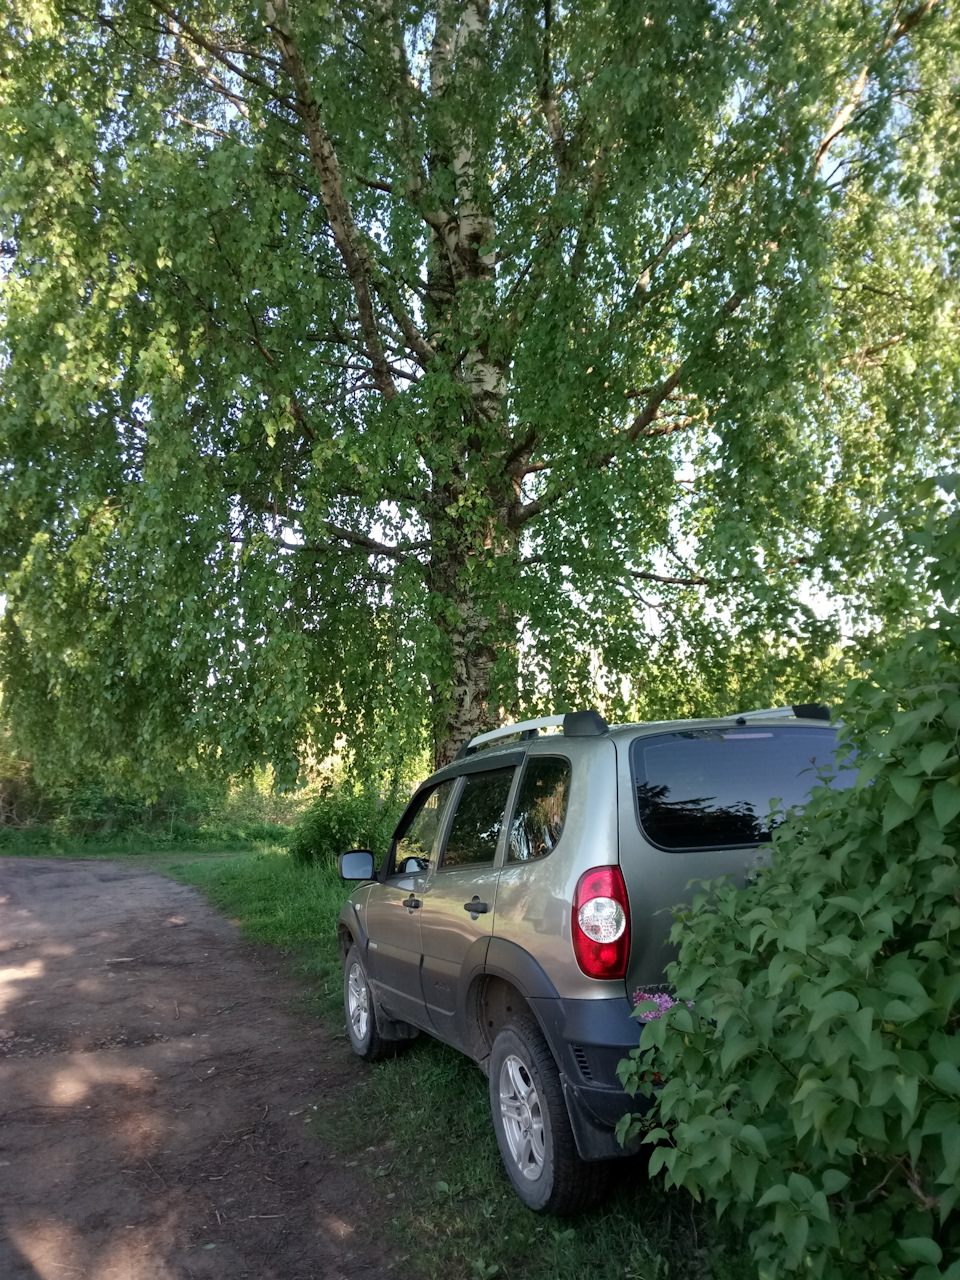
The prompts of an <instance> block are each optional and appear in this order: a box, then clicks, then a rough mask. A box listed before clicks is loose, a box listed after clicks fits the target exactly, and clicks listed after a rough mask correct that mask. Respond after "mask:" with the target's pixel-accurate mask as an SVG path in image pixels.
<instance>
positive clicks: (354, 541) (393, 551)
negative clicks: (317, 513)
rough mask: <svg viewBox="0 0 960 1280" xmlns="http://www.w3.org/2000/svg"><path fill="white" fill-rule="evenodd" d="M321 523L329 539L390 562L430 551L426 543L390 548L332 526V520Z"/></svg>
mask: <svg viewBox="0 0 960 1280" xmlns="http://www.w3.org/2000/svg"><path fill="white" fill-rule="evenodd" d="M322 523H323V527H324V528H325V529H326V530H327V531H328V533H329V534H330V536H331V537H333V538H339V539H340V541H341V542H347V543H349V544H350V545H351V546H353V547H362V548H363V549H364V550H365V551H370V552H372V553H373V554H374V555H378V556H387V557H388V558H389V559H391V560H405V559H406V558H407V556H408V555H409V554H410V553H411V552H414V551H429V550H430V544H429V543H428V542H408V543H407V544H406V545H405V546H394V547H391V546H390V545H389V544H388V543H386V542H378V541H377V539H376V538H371V537H369V536H368V535H367V534H365V533H356V532H355V531H354V530H353V529H345V528H343V526H342V525H338V524H334V523H333V521H332V520H324V521H323V522H322Z"/></svg>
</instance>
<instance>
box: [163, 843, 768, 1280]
mask: <svg viewBox="0 0 960 1280" xmlns="http://www.w3.org/2000/svg"><path fill="white" fill-rule="evenodd" d="M170 869H171V871H172V873H173V874H175V875H177V876H178V878H180V879H183V880H186V881H188V882H189V883H192V884H195V885H197V886H198V887H199V888H201V889H202V890H203V891H204V892H205V893H206V894H207V895H208V896H209V897H210V898H211V899H212V901H213V902H214V903H216V904H217V905H218V906H220V907H222V908H223V909H225V910H226V911H228V912H229V914H230V915H232V916H234V917H236V918H238V919H239V920H240V922H241V925H242V928H243V930H244V932H245V933H246V934H247V935H248V936H249V937H251V938H254V939H257V940H259V941H263V942H269V943H272V944H274V945H279V946H283V947H285V948H290V949H292V950H293V951H294V953H295V956H296V963H297V964H298V965H299V968H300V970H301V972H302V973H303V974H305V975H306V976H307V977H309V978H310V980H311V982H312V985H313V989H314V992H315V995H314V998H313V1001H312V1004H313V1008H314V1010H315V1012H316V1013H317V1014H318V1015H319V1016H321V1017H322V1018H323V1019H324V1020H325V1021H326V1022H327V1023H328V1025H329V1026H330V1027H331V1028H333V1029H334V1030H336V1031H337V1032H339V1033H340V1034H341V1035H342V1036H343V1043H344V1054H345V1056H346V1055H348V1054H349V1048H348V1046H347V1040H346V1031H345V1027H344V1018H343V1004H342V977H341V971H340V958H339V954H338V951H337V945H336V932H335V926H336V919H337V915H338V913H339V910H340V905H341V903H342V902H343V899H344V897H345V896H346V893H347V892H348V889H347V887H346V886H345V885H343V884H342V883H341V881H340V880H339V877H338V876H337V873H336V871H335V870H333V869H332V868H331V867H329V866H326V865H324V864H323V863H320V864H314V865H307V866H303V865H297V864H296V863H295V862H293V860H292V859H291V858H290V857H289V856H285V855H279V854H276V853H267V854H260V855H256V856H250V855H247V856H243V857H239V858H234V859H229V860H218V861H215V862H213V861H208V862H184V863H182V864H179V865H175V866H172V867H171V868H170ZM356 1080H357V1084H356V1086H355V1087H354V1088H351V1089H349V1090H345V1091H344V1092H343V1093H342V1094H340V1095H339V1096H338V1097H337V1098H336V1100H333V1099H330V1098H327V1099H323V1098H318V1099H317V1101H316V1110H315V1111H313V1112H312V1114H311V1116H310V1123H311V1124H312V1125H313V1127H314V1128H315V1130H316V1132H317V1133H318V1136H320V1137H322V1139H323V1140H324V1142H325V1143H326V1144H327V1145H328V1146H330V1147H332V1148H333V1149H334V1150H335V1151H336V1152H338V1153H339V1155H340V1156H341V1157H342V1158H343V1159H345V1160H346V1162H347V1163H348V1164H352V1165H356V1166H358V1167H359V1168H361V1169H362V1170H363V1171H364V1172H365V1173H366V1174H367V1176H368V1177H369V1179H370V1185H371V1224H372V1223H373V1222H374V1220H376V1224H377V1229H378V1230H382V1229H384V1226H386V1229H387V1230H388V1231H389V1234H390V1237H391V1241H392V1243H393V1244H394V1246H395V1247H396V1248H397V1250H398V1252H399V1255H400V1261H399V1264H398V1265H399V1268H400V1270H401V1271H402V1272H407V1273H410V1274H413V1275H422V1276H425V1277H427V1278H428V1280H491V1278H492V1277H495V1276H496V1277H503V1280H608V1278H609V1280H707V1278H708V1277H710V1278H712V1280H750V1277H752V1276H754V1275H755V1274H756V1273H755V1268H754V1266H753V1264H752V1262H751V1261H750V1260H749V1255H748V1253H747V1251H746V1250H745V1249H744V1248H743V1246H742V1243H741V1239H740V1237H739V1235H738V1234H737V1233H736V1232H734V1231H733V1230H728V1229H727V1228H726V1226H725V1225H724V1224H719V1225H718V1224H717V1223H716V1222H715V1221H714V1220H713V1217H712V1214H711V1212H710V1211H708V1210H706V1209H704V1208H703V1207H701V1206H699V1205H696V1204H695V1203H694V1202H693V1200H692V1199H691V1198H690V1197H689V1196H688V1195H686V1193H678V1192H670V1193H667V1192H665V1191H663V1190H662V1188H661V1187H659V1186H655V1185H651V1184H650V1183H648V1182H647V1180H646V1178H645V1175H644V1173H643V1170H642V1167H641V1166H640V1165H638V1163H637V1162H631V1161H624V1162H623V1164H622V1166H620V1168H619V1174H620V1176H619V1177H618V1179H617V1191H616V1192H615V1194H614V1195H613V1196H612V1197H611V1199H610V1200H609V1201H608V1202H607V1203H605V1204H604V1205H603V1206H602V1207H601V1208H599V1209H597V1210H594V1211H593V1212H591V1213H590V1214H585V1215H582V1216H581V1217H580V1218H578V1219H575V1220H573V1221H570V1222H557V1221H554V1220H550V1219H545V1218H542V1217H540V1216H538V1215H537V1214H534V1213H531V1212H530V1211H529V1210H528V1209H526V1208H525V1207H524V1206H523V1205H522V1204H521V1203H520V1202H519V1201H518V1200H517V1198H516V1196H515V1195H514V1194H513V1192H512V1191H511V1190H510V1188H509V1185H508V1183H507V1181H506V1177H505V1175H504V1173H503V1171H502V1169H501V1165H500V1158H499V1153H498V1151H497V1145H496V1140H495V1138H494V1136H493V1130H492V1127H491V1123H490V1112H489V1102H488V1097H487V1081H486V1079H485V1078H484V1076H483V1074H482V1072H481V1071H480V1069H479V1068H478V1067H477V1066H476V1065H475V1064H473V1063H472V1062H470V1061H469V1060H468V1059H467V1058H465V1057H463V1056H462V1055H461V1054H458V1053H456V1052H455V1051H454V1050H452V1049H449V1048H447V1047H446V1046H444V1045H441V1044H439V1043H437V1042H436V1041H434V1040H431V1039H430V1038H429V1037H427V1036H421V1037H420V1039H419V1040H418V1041H416V1042H415V1043H414V1044H413V1045H412V1046H411V1047H410V1048H409V1050H408V1051H407V1052H405V1053H403V1054H401V1055H400V1056H398V1057H397V1058H395V1059H392V1060H389V1061H386V1062H381V1063H378V1064H377V1065H375V1066H368V1065H366V1064H363V1063H361V1062H359V1061H357V1062H356Z"/></svg>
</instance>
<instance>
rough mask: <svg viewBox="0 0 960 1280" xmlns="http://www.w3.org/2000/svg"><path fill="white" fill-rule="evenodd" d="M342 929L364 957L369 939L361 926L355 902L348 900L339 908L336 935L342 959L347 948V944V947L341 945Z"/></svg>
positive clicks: (342, 940) (342, 938)
mask: <svg viewBox="0 0 960 1280" xmlns="http://www.w3.org/2000/svg"><path fill="white" fill-rule="evenodd" d="M344 930H346V931H347V933H349V934H350V937H351V938H352V939H353V941H354V943H355V944H356V946H357V949H358V950H359V952H360V954H361V956H364V957H366V954H367V947H368V945H369V942H370V939H369V937H368V936H367V931H366V929H365V928H364V927H363V922H362V920H361V918H360V913H359V912H358V911H357V908H356V906H355V904H354V903H353V902H352V901H349V900H348V901H347V902H345V903H344V904H343V906H342V907H341V909H340V915H339V916H338V918H337V935H338V937H339V939H340V956H341V959H343V958H344V957H345V956H346V953H347V950H348V949H349V944H348V945H347V947H344V945H343V943H344V936H343V935H344Z"/></svg>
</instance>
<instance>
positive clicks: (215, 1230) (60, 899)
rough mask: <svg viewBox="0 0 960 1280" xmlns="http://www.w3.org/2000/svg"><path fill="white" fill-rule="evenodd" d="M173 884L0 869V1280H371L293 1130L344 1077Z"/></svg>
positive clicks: (278, 982) (291, 986)
mask: <svg viewBox="0 0 960 1280" xmlns="http://www.w3.org/2000/svg"><path fill="white" fill-rule="evenodd" d="M299 991H300V988H299V987H298V986H297V984H295V983H294V982H292V981H291V980H290V979H288V978H286V977H284V976H283V975H282V973H281V972H279V971H278V962H277V961H276V959H275V958H274V957H272V956H270V955H269V953H267V954H262V953H260V952H259V951H255V950H254V949H253V948H249V947H247V946H245V945H244V944H242V943H240V941H239V939H238V936H237V931H236V929H235V928H234V927H233V926H232V925H230V924H229V923H228V922H227V921H226V920H224V919H222V918H221V917H220V916H218V915H217V914H216V913H215V912H213V911H212V910H211V909H210V908H209V907H208V906H207V905H206V903H205V902H204V901H203V900H202V899H201V898H200V897H199V895H198V894H196V893H195V892H194V891H193V890H192V889H189V888H186V887H184V886H182V885H177V884H174V883H173V882H171V881H169V880H166V879H164V878H163V877H162V876H159V875H155V874H152V873H149V872H144V871H141V870H138V869H137V868H132V867H129V866H127V865H123V864H118V863H109V862H80V861H77V862H67V861H64V860H60V859H58V860H52V859H50V860H45V859H40V858H30V859H21V858H18V859H9V858H8V859H0V1221H2V1223H3V1229H4V1230H3V1236H2V1238H0V1277H3V1280H28V1278H29V1280H36V1278H37V1277H42V1280H53V1277H58V1278H59V1280H201V1278H209V1277H216V1278H217V1280H241V1278H242V1277H250V1278H251V1280H340V1278H341V1277H342V1278H343V1280H368V1278H369V1280H377V1278H378V1277H386V1275H387V1274H388V1273H387V1266H388V1263H389V1256H388V1253H387V1250H386V1249H385V1248H383V1247H381V1245H380V1244H379V1242H378V1241H377V1239H376V1228H375V1214H374V1206H373V1205H372V1204H371V1203H370V1193H369V1189H368V1188H365V1187H363V1185H362V1184H360V1183H359V1182H358V1180H357V1177H356V1175H355V1173H354V1171H353V1170H352V1169H350V1168H344V1167H342V1166H341V1165H339V1164H337V1163H336V1162H335V1161H332V1160H331V1159H330V1158H329V1156H328V1155H327V1154H326V1153H325V1152H324V1150H323V1149H322V1147H321V1146H320V1145H319V1143H318V1142H316V1141H315V1140H314V1139H313V1138H312V1137H311V1135H310V1125H309V1124H307V1123H305V1122H306V1120H307V1119H308V1117H309V1116H310V1115H311V1108H312V1105H313V1104H315V1103H317V1102H318V1100H322V1101H321V1102H320V1105H323V1106H329V1107H336V1105H337V1094H338V1092H342V1091H344V1090H347V1089H349V1088H350V1085H351V1082H352V1081H353V1080H354V1079H355V1078H356V1071H357V1067H356V1064H355V1061H354V1060H352V1059H351V1056H350V1054H349V1051H348V1050H347V1048H346V1047H345V1044H343V1043H342V1042H340V1041H337V1040H334V1039H331V1037H330V1036H329V1034H327V1033H325V1032H324V1030H323V1028H322V1027H321V1026H320V1025H319V1024H318V1023H316V1022H314V1021H312V1020H309V1019H307V1018H306V1017H301V1016H299V1015H298V1014H296V1013H295V1012H293V1011H292V1008H291V1004H292V1002H293V1001H294V1000H295V998H296V996H297V994H298V993H299Z"/></svg>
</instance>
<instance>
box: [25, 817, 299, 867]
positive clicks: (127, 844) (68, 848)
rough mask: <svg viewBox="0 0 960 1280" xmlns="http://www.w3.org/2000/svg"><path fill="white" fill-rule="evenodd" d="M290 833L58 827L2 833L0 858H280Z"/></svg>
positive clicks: (280, 829) (252, 827)
mask: <svg viewBox="0 0 960 1280" xmlns="http://www.w3.org/2000/svg"><path fill="white" fill-rule="evenodd" d="M290 832H291V828H290V827H286V826H280V825H278V824H274V823H266V822H196V823H194V822H184V821H182V820H177V821H173V822H168V823H163V824H162V825H159V826H156V827H152V828H149V829H145V828H143V827H130V828H126V829H123V830H118V831H112V832H108V833H104V832H98V833H96V834H91V835H77V834H76V833H74V832H71V831H69V830H67V829H65V828H61V827H60V826H58V824H57V823H55V822H54V823H52V824H49V825H42V826H35V827H26V828H23V829H19V828H11V827H5V828H0V855H4V856H11V857H44V858H51V857H52V858H115V857H124V856H138V857H139V856H140V855H142V854H149V853H177V852H188V851H193V850H196V851H207V850H216V851H220V852H222V851H225V850H226V851H230V852H234V853H239V852H241V851H243V852H268V851H269V852H278V851H280V850H283V849H285V848H286V847H287V845H288V843H289V840H290Z"/></svg>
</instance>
